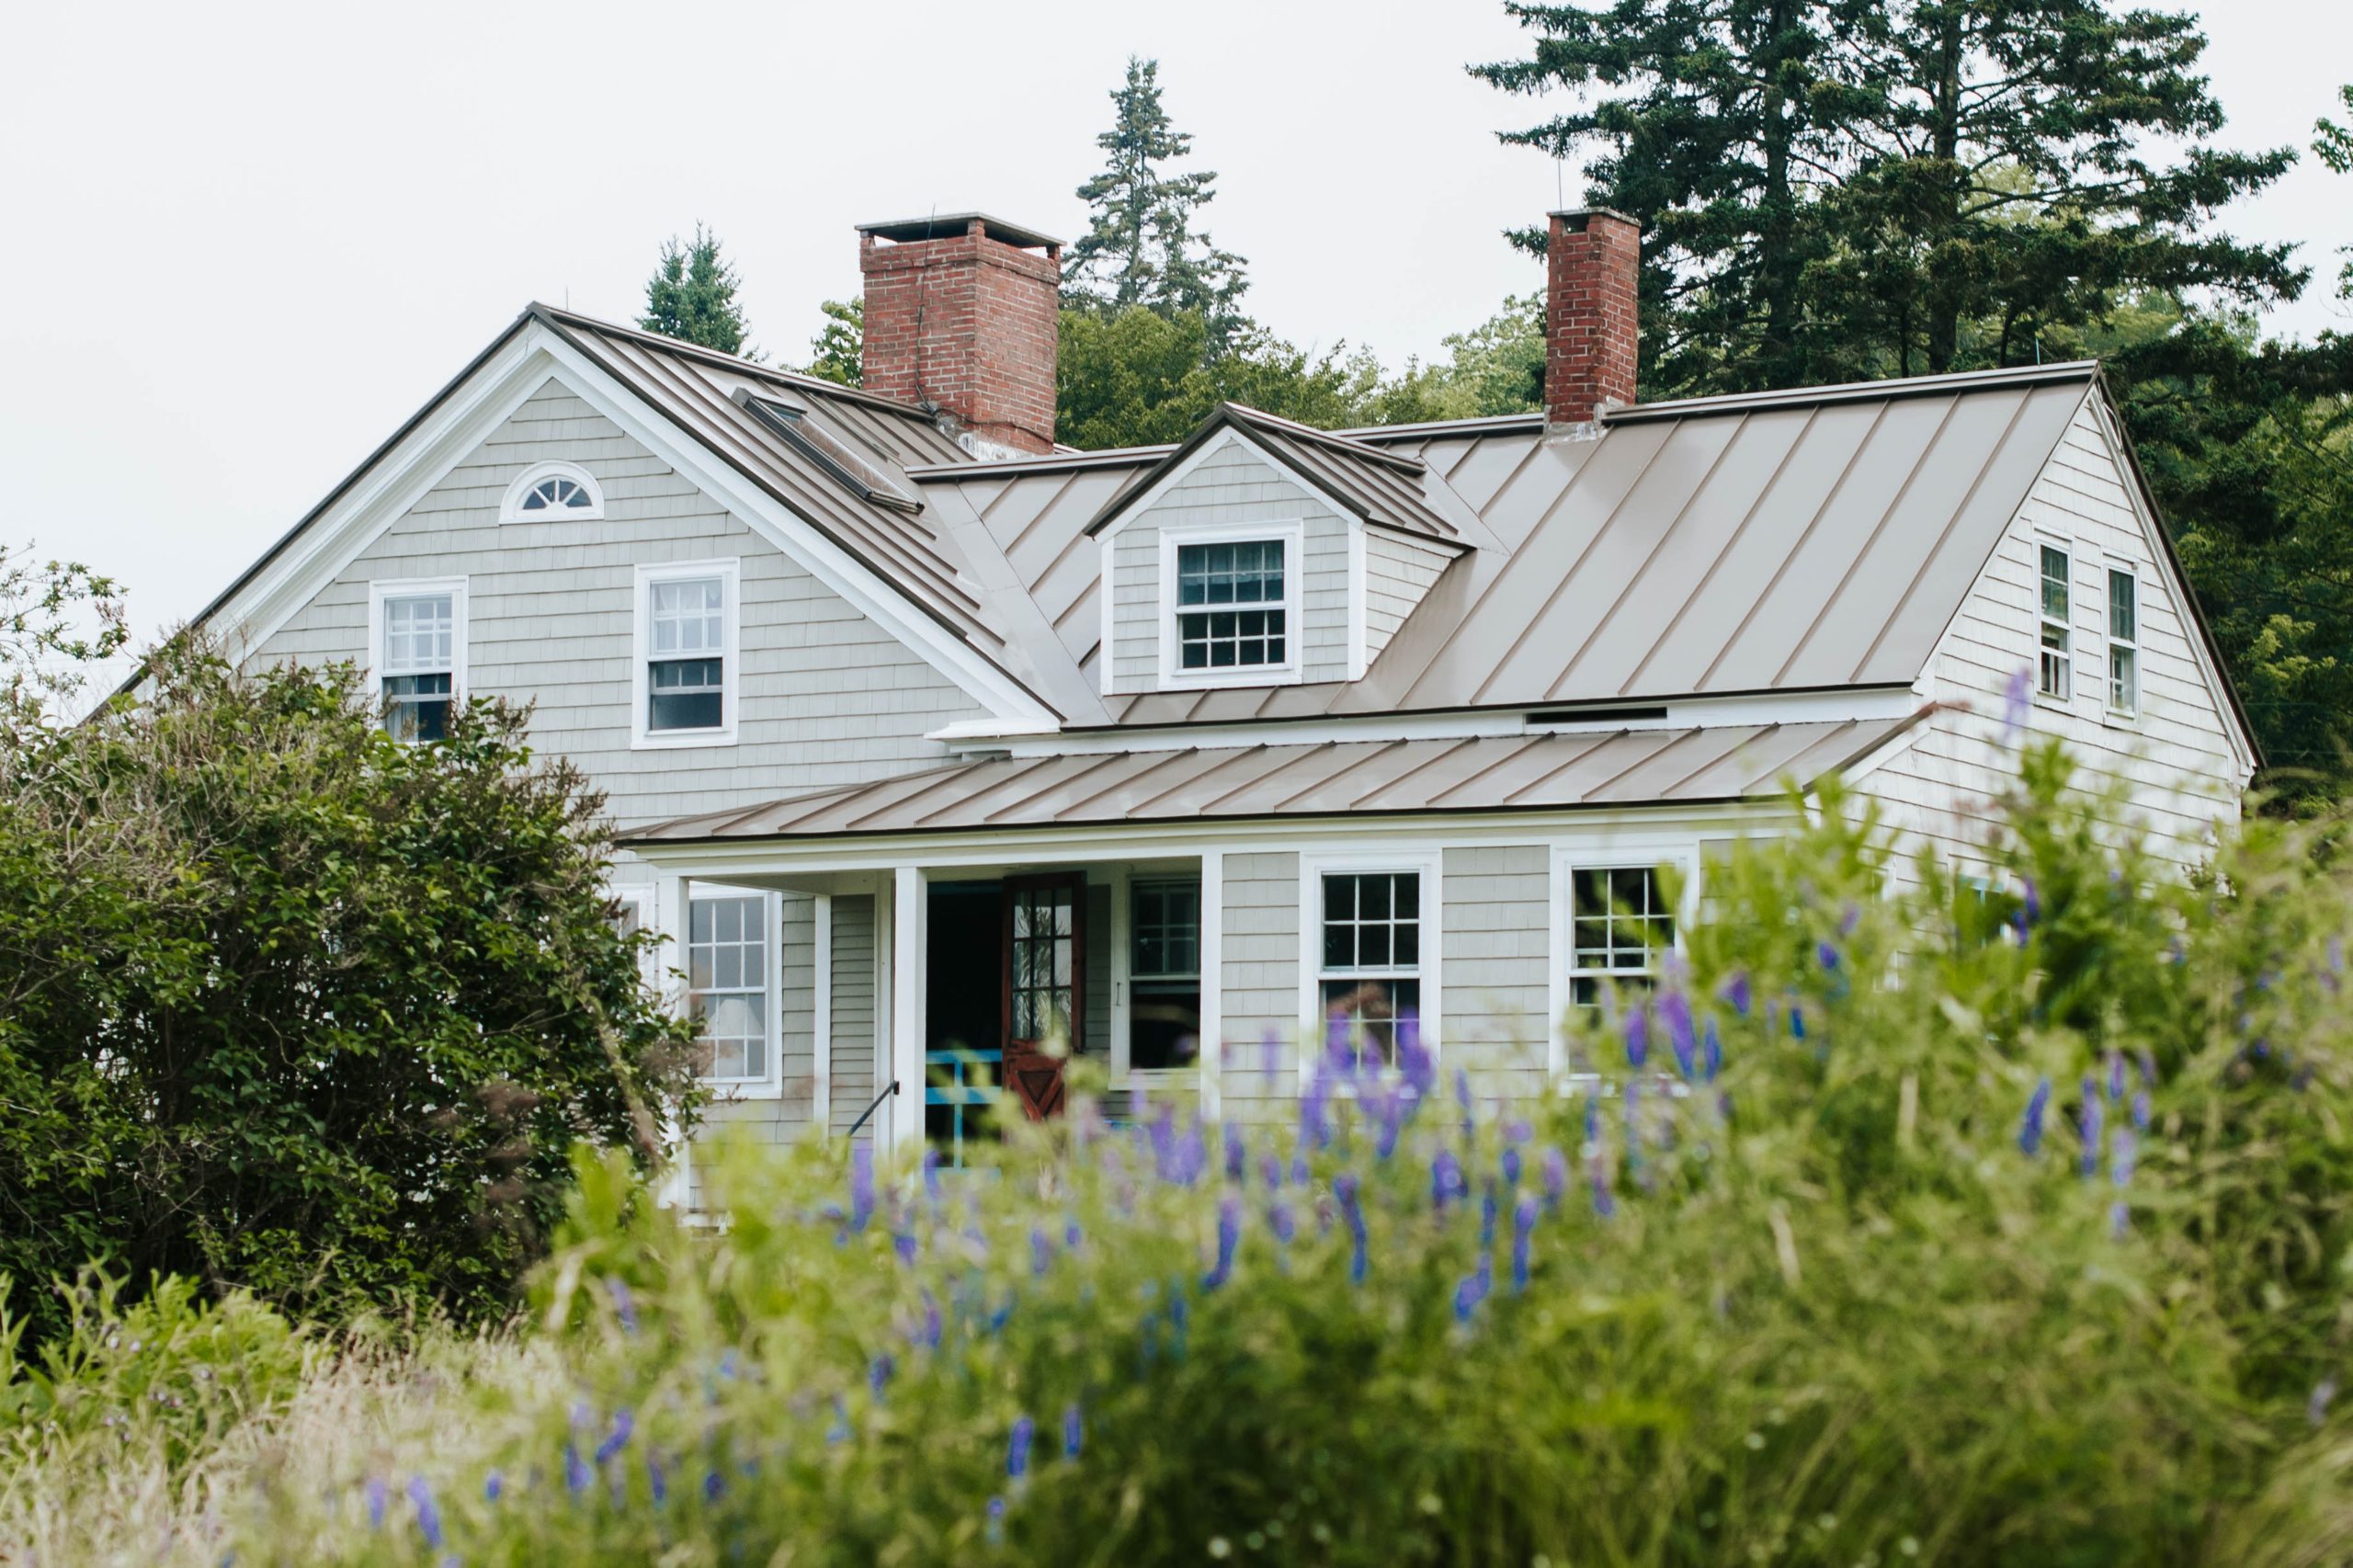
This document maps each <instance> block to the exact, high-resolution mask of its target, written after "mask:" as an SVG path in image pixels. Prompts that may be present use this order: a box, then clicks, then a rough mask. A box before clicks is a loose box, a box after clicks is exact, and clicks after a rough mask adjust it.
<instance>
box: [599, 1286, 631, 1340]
mask: <svg viewBox="0 0 2353 1568" xmlns="http://www.w3.org/2000/svg"><path fill="white" fill-rule="evenodd" d="M605 1290H607V1292H608V1293H609V1294H610V1295H611V1296H612V1298H613V1315H614V1316H615V1317H617V1318H619V1319H620V1325H621V1332H622V1333H623V1334H635V1333H636V1332H637V1302H636V1301H635V1300H634V1299H633V1298H632V1297H631V1295H630V1293H629V1285H628V1282H627V1281H625V1280H620V1279H608V1280H606V1281H605Z"/></svg>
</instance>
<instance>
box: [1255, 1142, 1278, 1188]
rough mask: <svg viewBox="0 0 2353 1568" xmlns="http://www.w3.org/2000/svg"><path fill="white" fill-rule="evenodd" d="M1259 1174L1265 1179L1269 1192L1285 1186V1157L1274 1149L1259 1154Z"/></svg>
mask: <svg viewBox="0 0 2353 1568" xmlns="http://www.w3.org/2000/svg"><path fill="white" fill-rule="evenodd" d="M1258 1175H1259V1176H1260V1177H1261V1178H1262V1179H1264V1180H1265V1182H1266V1184H1267V1191H1268V1192H1280V1191H1281V1190H1282V1188H1283V1157H1282V1156H1281V1155H1280V1154H1278V1153H1275V1152H1274V1151H1273V1150H1272V1149H1269V1150H1267V1152H1266V1153H1264V1154H1261V1155H1259V1156H1258Z"/></svg>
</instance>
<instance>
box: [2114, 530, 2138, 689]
mask: <svg viewBox="0 0 2353 1568" xmlns="http://www.w3.org/2000/svg"><path fill="white" fill-rule="evenodd" d="M2108 710H2109V712H2111V713H2117V714H2121V715H2123V716H2124V717H2126V718H2130V717H2131V716H2132V715H2134V714H2136V713H2138V712H2140V711H2141V584H2140V580H2139V579H2138V578H2136V577H2134V576H2133V575H2132V574H2131V573H2130V572H2124V571H2120V570H2118V569H2117V568H2115V567H2113V566H2111V567H2109V571H2108Z"/></svg>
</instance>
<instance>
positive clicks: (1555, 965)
mask: <svg viewBox="0 0 2353 1568" xmlns="http://www.w3.org/2000/svg"><path fill="white" fill-rule="evenodd" d="M1662 867H1672V868H1673V869H1675V871H1676V872H1677V874H1678V875H1679V876H1680V877H1681V879H1682V881H1683V895H1682V897H1681V898H1679V899H1677V901H1676V905H1675V951H1677V952H1678V953H1679V952H1681V951H1683V950H1684V939H1685V937H1687V936H1688V933H1689V931H1690V929H1691V922H1692V920H1693V918H1694V917H1695V916H1696V915H1698V914H1699V846H1698V844H1696V843H1691V842H1688V841H1678V842H1677V843H1675V844H1672V845H1667V846H1658V847H1647V846H1632V845H1626V846H1613V847H1611V848H1609V849H1607V850H1603V849H1596V848H1593V847H1590V846H1585V845H1578V844H1555V845H1554V846H1552V897H1551V903H1552V909H1551V914H1550V924H1551V926H1552V932H1551V936H1550V937H1549V939H1548V940H1547V942H1546V944H1545V946H1546V949H1547V955H1548V963H1547V969H1548V971H1549V974H1550V977H1551V983H1550V986H1549V993H1550V994H1549V1006H1550V1009H1551V1010H1550V1014H1549V1017H1550V1020H1551V1021H1550V1023H1549V1024H1548V1025H1547V1028H1546V1033H1547V1034H1548V1035H1549V1036H1550V1038H1551V1042H1552V1044H1551V1050H1550V1052H1549V1054H1548V1059H1547V1063H1546V1065H1547V1071H1548V1073H1549V1074H1550V1075H1551V1077H1552V1079H1553V1081H1554V1082H1556V1083H1569V1084H1571V1085H1583V1084H1586V1083H1588V1082H1590V1081H1591V1075H1590V1074H1581V1075H1578V1076H1575V1077H1574V1078H1573V1077H1572V1076H1571V1075H1570V1074H1569V1036H1568V1028H1567V1025H1568V1017H1569V1006H1570V987H1569V979H1570V974H1569V965H1570V960H1572V959H1573V958H1574V957H1575V956H1576V947H1575V942H1574V938H1573V937H1572V934H1571V929H1570V925H1569V895H1570V892H1571V891H1572V889H1573V886H1574V884H1573V883H1572V882H1571V881H1570V873H1571V872H1572V871H1624V870H1657V869H1660V868H1662Z"/></svg>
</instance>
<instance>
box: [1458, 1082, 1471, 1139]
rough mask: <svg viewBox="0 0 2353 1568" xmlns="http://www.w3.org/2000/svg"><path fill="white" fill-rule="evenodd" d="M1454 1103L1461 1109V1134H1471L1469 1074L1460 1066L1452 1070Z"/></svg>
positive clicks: (1466, 1136)
mask: <svg viewBox="0 0 2353 1568" xmlns="http://www.w3.org/2000/svg"><path fill="white" fill-rule="evenodd" d="M1454 1103H1455V1104H1456V1105H1458V1106H1460V1107H1461V1109H1462V1136H1463V1137H1464V1138H1466V1139H1467V1138H1469V1137H1470V1136H1471V1074H1470V1072H1469V1071H1468V1070H1467V1069H1465V1068H1461V1067H1457V1068H1456V1069H1455V1070H1454Z"/></svg>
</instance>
